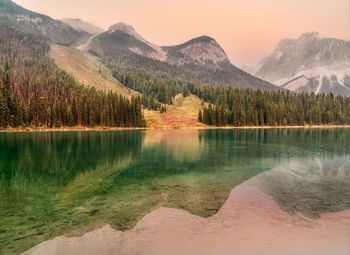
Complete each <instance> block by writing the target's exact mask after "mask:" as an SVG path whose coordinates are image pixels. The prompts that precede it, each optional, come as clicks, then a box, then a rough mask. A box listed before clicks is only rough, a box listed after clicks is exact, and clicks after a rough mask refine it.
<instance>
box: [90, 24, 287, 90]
mask: <svg viewBox="0 0 350 255" xmlns="http://www.w3.org/2000/svg"><path fill="white" fill-rule="evenodd" d="M87 50H88V51H90V52H92V53H93V54H95V55H97V56H99V57H101V58H102V59H104V60H105V62H107V64H108V65H110V66H114V65H123V66H129V67H132V68H138V69H146V70H148V71H150V72H163V73H167V74H170V75H171V76H172V77H175V78H181V79H185V80H191V81H196V82H200V83H208V84H209V83H210V84H219V85H234V86H237V87H241V88H254V89H258V88H260V89H271V90H278V89H280V88H278V87H276V86H274V85H272V84H271V83H268V82H265V81H263V80H261V79H258V78H256V77H254V76H251V75H250V74H248V73H246V72H244V71H242V70H240V69H239V68H237V67H236V66H234V65H233V64H232V63H231V62H230V60H229V58H228V56H227V54H226V53H225V51H224V50H223V49H222V47H221V46H220V45H219V43H218V42H217V41H216V40H215V39H214V38H212V37H210V36H207V35H204V36H199V37H196V38H193V39H190V40H188V41H186V42H184V43H182V44H179V45H174V46H159V45H156V44H154V43H151V42H149V41H148V40H146V39H144V38H143V37H142V36H141V35H140V34H138V33H137V32H136V30H135V29H134V28H133V27H132V26H130V25H127V24H125V23H117V24H115V25H112V26H110V28H109V30H108V31H106V32H104V33H102V34H99V35H97V36H94V37H93V38H91V40H90V42H89V45H88V47H87Z"/></svg>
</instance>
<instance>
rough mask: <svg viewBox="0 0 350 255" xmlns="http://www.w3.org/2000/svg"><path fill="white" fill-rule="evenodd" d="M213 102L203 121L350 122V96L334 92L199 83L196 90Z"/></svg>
mask: <svg viewBox="0 0 350 255" xmlns="http://www.w3.org/2000/svg"><path fill="white" fill-rule="evenodd" d="M192 92H193V93H195V94H197V95H198V96H200V97H201V98H203V99H205V100H207V101H208V102H211V104H210V105H209V106H208V107H204V108H203V109H202V110H201V111H200V112H199V114H198V120H199V122H202V123H205V124H207V125H216V126H226V125H231V126H286V125H290V126H296V125H300V126H301V125H326V124H334V125H348V124H350V98H349V97H341V96H334V95H332V94H327V95H325V94H319V95H315V94H306V93H300V94H298V93H293V92H290V91H278V92H274V91H260V90H257V91H254V90H249V89H248V90H238V89H232V88H228V89H227V88H217V89H213V88H211V87H206V86H203V87H196V88H194V90H193V91H192Z"/></svg>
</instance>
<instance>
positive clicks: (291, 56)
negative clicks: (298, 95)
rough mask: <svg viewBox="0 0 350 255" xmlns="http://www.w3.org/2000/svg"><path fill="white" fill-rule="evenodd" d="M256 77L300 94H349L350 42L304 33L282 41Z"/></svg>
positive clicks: (261, 64)
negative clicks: (347, 78) (295, 37)
mask: <svg viewBox="0 0 350 255" xmlns="http://www.w3.org/2000/svg"><path fill="white" fill-rule="evenodd" d="M258 65H259V66H260V68H259V70H258V71H257V72H256V73H255V74H256V76H258V77H260V78H262V79H265V80H267V81H270V82H273V83H274V84H276V85H279V86H282V87H284V88H287V89H290V90H292V91H297V92H309V93H311V92H313V93H316V94H318V93H331V92H332V93H333V94H337V95H350V82H348V81H347V80H346V79H345V77H346V76H347V73H349V72H350V42H348V41H345V40H341V39H335V38H329V37H322V36H321V35H320V34H319V33H317V32H310V33H304V34H302V35H301V36H300V37H299V38H297V39H285V40H282V41H281V42H280V43H279V44H278V45H277V47H276V49H275V50H274V51H273V52H272V53H271V54H270V55H269V56H267V57H265V58H263V59H262V60H261V61H260V63H259V64H258Z"/></svg>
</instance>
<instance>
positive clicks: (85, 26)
mask: <svg viewBox="0 0 350 255" xmlns="http://www.w3.org/2000/svg"><path fill="white" fill-rule="evenodd" d="M61 21H62V22H64V23H65V24H67V25H69V26H71V27H72V28H74V29H75V30H77V31H79V32H86V33H89V34H90V35H97V34H101V33H103V32H104V31H105V30H104V29H102V28H100V27H97V26H95V25H92V24H90V23H88V22H85V21H82V20H80V19H62V20H61Z"/></svg>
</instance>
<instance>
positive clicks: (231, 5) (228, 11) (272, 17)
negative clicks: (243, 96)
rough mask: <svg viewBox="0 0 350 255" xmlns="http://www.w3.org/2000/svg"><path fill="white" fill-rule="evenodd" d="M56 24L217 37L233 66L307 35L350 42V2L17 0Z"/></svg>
mask: <svg viewBox="0 0 350 255" xmlns="http://www.w3.org/2000/svg"><path fill="white" fill-rule="evenodd" d="M14 1H15V2H16V3H18V4H20V5H22V6H24V7H26V8H28V9H31V10H33V11H36V12H40V13H44V14H46V15H49V16H51V17H53V18H56V19H62V18H80V19H82V20H85V21H88V22H90V23H93V24H94V25H97V26H100V27H102V28H105V29H107V28H108V27H109V26H110V25H112V24H115V23H118V22H124V23H127V24H130V25H132V26H133V27H134V28H135V29H136V31H137V32H138V33H139V34H141V35H142V36H143V37H144V38H146V39H147V40H148V41H151V42H153V43H155V44H158V45H175V44H180V43H183V42H185V41H187V40H189V39H192V38H194V37H197V36H201V35H208V36H211V37H213V38H215V39H216V40H217V41H218V43H219V44H220V45H221V46H222V47H223V48H224V50H225V51H226V53H227V54H228V56H229V58H230V59H231V61H232V63H234V64H236V65H244V64H254V63H257V62H258V61H259V60H260V59H262V58H263V57H266V56H268V55H269V54H270V53H271V52H272V51H273V49H274V48H275V47H276V46H277V44H278V42H279V41H280V40H282V39H285V38H297V37H299V36H300V35H301V34H302V33H304V32H312V31H317V32H320V34H321V35H322V36H327V37H334V38H340V39H350V25H349V1H350V0H215V1H214V0H176V1H170V0H14Z"/></svg>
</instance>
